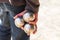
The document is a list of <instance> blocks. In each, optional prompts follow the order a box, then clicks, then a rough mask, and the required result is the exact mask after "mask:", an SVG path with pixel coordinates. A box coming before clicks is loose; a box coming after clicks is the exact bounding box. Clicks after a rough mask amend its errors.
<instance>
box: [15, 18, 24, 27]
mask: <svg viewBox="0 0 60 40" xmlns="http://www.w3.org/2000/svg"><path fill="white" fill-rule="evenodd" d="M14 22H15V25H16V26H17V27H18V28H20V27H22V26H23V25H24V20H23V19H22V18H16V19H15V21H14Z"/></svg>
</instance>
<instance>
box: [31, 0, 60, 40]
mask: <svg viewBox="0 0 60 40" xmlns="http://www.w3.org/2000/svg"><path fill="white" fill-rule="evenodd" d="M40 3H41V4H40V10H39V16H38V19H39V20H38V22H37V25H38V31H37V33H36V34H35V35H33V34H31V37H30V38H31V40H60V0H40Z"/></svg>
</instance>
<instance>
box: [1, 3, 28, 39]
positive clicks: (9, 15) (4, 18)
mask: <svg viewBox="0 0 60 40" xmlns="http://www.w3.org/2000/svg"><path fill="white" fill-rule="evenodd" d="M1 8H2V11H3V12H1ZM24 8H25V5H24V6H19V7H14V6H11V5H10V4H7V3H0V12H1V13H2V15H1V14H0V40H11V36H12V40H29V36H27V34H26V33H25V32H24V31H23V30H21V29H20V28H17V27H16V26H15V24H14V19H13V17H14V16H15V15H16V14H18V13H20V12H22V11H23V10H24ZM1 22H2V23H1Z"/></svg>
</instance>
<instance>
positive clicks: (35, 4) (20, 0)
mask: <svg viewBox="0 0 60 40" xmlns="http://www.w3.org/2000/svg"><path fill="white" fill-rule="evenodd" d="M2 2H6V3H10V2H9V0H0V3H2ZM11 4H12V5H14V6H21V5H26V6H25V9H26V10H29V11H33V12H35V13H37V12H38V9H39V0H11Z"/></svg>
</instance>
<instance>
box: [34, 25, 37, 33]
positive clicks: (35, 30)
mask: <svg viewBox="0 0 60 40" xmlns="http://www.w3.org/2000/svg"><path fill="white" fill-rule="evenodd" d="M36 32H37V25H35V29H34V31H33V34H35V33H36Z"/></svg>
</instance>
